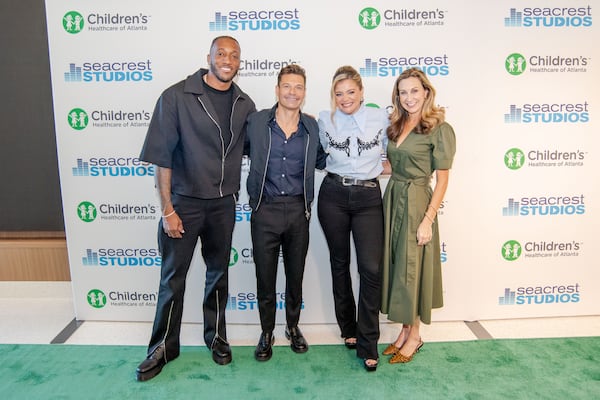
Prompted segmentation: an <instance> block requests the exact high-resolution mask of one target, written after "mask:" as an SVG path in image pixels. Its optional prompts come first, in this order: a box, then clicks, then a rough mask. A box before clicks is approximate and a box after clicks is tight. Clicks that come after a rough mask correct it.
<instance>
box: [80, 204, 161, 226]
mask: <svg viewBox="0 0 600 400" xmlns="http://www.w3.org/2000/svg"><path fill="white" fill-rule="evenodd" d="M157 211H158V208H157V206H155V205H153V204H128V203H100V204H98V205H97V206H96V204H94V203H92V202H91V201H82V202H80V203H79V204H78V205H77V210H76V212H77V216H78V217H79V219H80V220H82V221H83V222H93V221H95V220H96V218H98V217H100V220H101V221H116V222H124V221H146V220H156V213H157Z"/></svg>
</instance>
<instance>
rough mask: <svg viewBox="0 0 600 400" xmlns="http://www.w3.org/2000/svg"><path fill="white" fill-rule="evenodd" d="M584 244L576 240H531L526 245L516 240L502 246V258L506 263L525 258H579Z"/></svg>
mask: <svg viewBox="0 0 600 400" xmlns="http://www.w3.org/2000/svg"><path fill="white" fill-rule="evenodd" d="M582 248H583V243H582V242H578V241H576V240H571V241H566V242H559V241H554V240H550V241H546V240H541V241H538V240H536V241H534V240H529V241H527V242H524V244H521V243H519V242H518V241H516V240H509V241H507V242H505V243H504V244H503V245H502V249H501V254H502V258H504V259H505V260H506V261H515V260H517V259H518V258H519V257H521V256H522V257H523V258H548V257H579V253H580V252H581V251H582Z"/></svg>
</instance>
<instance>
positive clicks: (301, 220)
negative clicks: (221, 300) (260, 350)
mask: <svg viewBox="0 0 600 400" xmlns="http://www.w3.org/2000/svg"><path fill="white" fill-rule="evenodd" d="M304 211H305V208H304V198H303V197H302V196H294V197H285V196H282V197H275V198H274V199H272V200H267V201H263V202H262V203H261V204H260V206H259V208H258V210H257V211H253V212H252V216H251V233H252V250H253V257H254V264H255V266H256V291H257V298H258V311H259V314H260V325H261V328H262V330H263V332H271V331H273V329H274V328H275V314H276V311H277V300H278V298H277V296H276V281H277V265H278V263H279V252H280V249H281V252H282V253H283V267H284V271H285V315H286V323H287V326H288V327H295V326H297V325H298V321H299V320H300V310H301V309H302V279H303V277H304V262H305V260H306V252H307V251H308V237H309V231H308V227H309V220H308V219H306V215H305V213H304Z"/></svg>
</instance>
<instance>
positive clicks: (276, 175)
mask: <svg viewBox="0 0 600 400" xmlns="http://www.w3.org/2000/svg"><path fill="white" fill-rule="evenodd" d="M269 127H270V128H271V153H270V154H269V162H268V165H267V176H266V181H265V189H264V191H265V193H264V194H265V195H266V197H267V199H268V198H273V197H277V196H299V195H303V194H304V142H305V140H304V139H305V137H306V129H305V128H304V125H303V124H302V123H301V122H300V123H298V130H297V131H296V132H295V133H294V134H292V135H291V136H290V137H289V138H286V137H285V133H284V132H283V130H282V129H281V128H280V127H279V125H277V121H276V120H275V119H273V120H271V122H270V123H269Z"/></svg>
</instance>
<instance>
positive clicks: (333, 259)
mask: <svg viewBox="0 0 600 400" xmlns="http://www.w3.org/2000/svg"><path fill="white" fill-rule="evenodd" d="M318 215H319V222H320V223H321V227H322V228H323V232H324V234H325V238H326V239H327V245H328V247H329V259H330V263H331V275H332V283H333V300H334V305H335V316H336V319H337V322H338V325H339V327H340V330H341V335H342V337H344V338H348V337H356V338H357V349H356V351H357V356H358V357H360V358H372V359H377V358H378V352H377V341H378V340H379V308H380V307H379V306H380V303H381V261H382V255H383V205H382V199H381V188H380V187H379V185H377V187H363V186H344V185H342V184H341V183H339V182H336V181H335V180H334V179H331V178H330V177H329V176H326V177H325V178H324V180H323V183H322V184H321V188H320V190H319V202H318ZM351 233H352V237H353V239H354V247H355V249H356V258H357V260H356V261H357V266H358V273H359V275H360V289H359V294H358V316H357V307H356V302H355V297H354V293H353V288H352V278H351V274H350V253H351V247H350V234H351Z"/></svg>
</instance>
